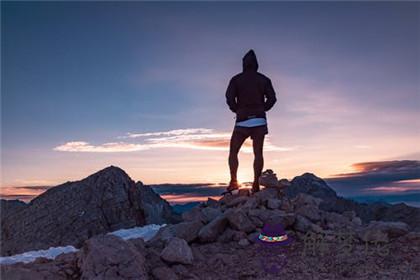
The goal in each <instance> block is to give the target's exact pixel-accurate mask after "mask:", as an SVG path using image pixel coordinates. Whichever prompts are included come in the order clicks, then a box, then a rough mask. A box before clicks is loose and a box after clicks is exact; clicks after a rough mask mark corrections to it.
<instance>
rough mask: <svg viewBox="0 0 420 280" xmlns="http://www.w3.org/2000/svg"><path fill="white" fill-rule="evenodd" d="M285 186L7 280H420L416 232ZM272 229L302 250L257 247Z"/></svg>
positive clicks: (96, 243)
mask: <svg viewBox="0 0 420 280" xmlns="http://www.w3.org/2000/svg"><path fill="white" fill-rule="evenodd" d="M278 182H279V183H278V184H277V185H270V188H265V189H263V190H262V191H260V192H258V193H256V194H253V195H251V194H250V193H249V191H248V190H247V189H240V190H239V192H238V193H237V194H234V195H231V196H230V195H227V196H225V197H223V198H221V199H219V200H214V199H208V201H207V202H206V203H202V204H200V205H198V206H196V207H194V208H193V209H191V210H190V211H188V212H185V213H183V214H182V221H181V222H179V223H174V224H170V225H168V226H165V227H163V228H161V229H160V230H159V231H158V233H157V234H156V235H155V236H154V237H153V238H152V239H151V240H149V241H147V242H144V241H143V240H142V239H131V240H128V241H124V240H122V239H119V238H117V237H115V236H111V235H98V236H95V237H92V238H90V239H88V240H87V241H85V242H84V243H83V244H82V246H81V250H80V251H79V252H76V253H69V254H63V255H60V256H59V257H57V258H56V259H55V260H46V259H38V260H37V261H35V262H33V263H30V264H14V265H3V266H1V272H2V275H3V276H5V279H25V275H26V276H28V275H30V276H31V277H30V278H31V279H278V278H279V275H281V277H284V278H290V277H293V278H294V279H418V277H419V276H420V258H419V256H420V232H418V231H415V225H409V224H407V223H404V222H401V221H392V222H391V221H377V220H369V221H367V220H366V221H363V219H362V218H361V217H359V216H358V215H357V213H356V211H353V210H345V209H344V210H343V211H342V212H341V213H338V212H335V211H330V210H328V211H327V210H325V209H324V208H323V207H322V205H324V204H326V203H327V201H333V199H334V197H335V198H336V199H339V198H338V197H337V196H336V195H335V192H334V193H333V192H331V191H329V190H328V189H327V188H328V186H327V185H326V184H325V182H323V181H322V180H321V179H319V178H317V177H316V176H314V175H312V174H305V175H303V176H300V178H298V179H297V180H293V181H292V182H288V181H285V180H280V181H278ZM296 184H299V185H296ZM291 187H294V188H302V189H304V190H305V192H306V193H303V192H299V191H298V192H295V190H293V191H292V190H291V189H290V188H291ZM290 191H292V192H291V193H289V192H290ZM266 223H281V224H282V225H283V226H284V227H285V229H286V231H287V232H288V235H289V236H290V237H291V238H293V239H294V242H292V244H291V245H289V246H285V247H282V248H279V249H278V251H275V252H274V251H270V250H267V248H264V247H261V245H260V244H258V243H256V242H255V240H256V237H257V236H258V234H259V233H260V232H261V228H262V227H263V225H264V224H266ZM345 236H347V237H348V238H350V239H343V237H345ZM311 237H315V239H312V238H311ZM314 240H315V241H314ZM345 240H347V243H344V245H345V246H343V241H345ZM308 241H313V242H309V243H308ZM320 241H322V242H320ZM310 245H311V246H310ZM314 245H316V246H314ZM321 245H322V246H321ZM346 249H347V250H346ZM270 254H271V255H270ZM270 256H271V257H273V256H274V258H275V260H276V261H275V262H274V264H277V265H278V263H279V261H278V260H279V259H280V258H281V259H283V260H285V261H284V262H282V265H281V266H280V267H278V271H277V273H280V274H273V272H272V270H270V269H267V263H270ZM377 277H379V278H377ZM401 277H404V278H401ZM410 277H411V278H410Z"/></svg>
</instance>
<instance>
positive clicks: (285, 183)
mask: <svg viewBox="0 0 420 280" xmlns="http://www.w3.org/2000/svg"><path fill="white" fill-rule="evenodd" d="M290 186H291V183H290V182H289V180H287V179H281V180H279V187H280V188H287V187H290Z"/></svg>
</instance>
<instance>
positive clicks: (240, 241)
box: [238, 238, 249, 247]
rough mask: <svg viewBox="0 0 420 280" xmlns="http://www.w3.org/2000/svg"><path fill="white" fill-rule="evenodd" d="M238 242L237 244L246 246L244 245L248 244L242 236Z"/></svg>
mask: <svg viewBox="0 0 420 280" xmlns="http://www.w3.org/2000/svg"><path fill="white" fill-rule="evenodd" d="M238 244H239V246H242V247H246V246H248V245H249V241H248V239H245V238H243V239H241V240H239V242H238Z"/></svg>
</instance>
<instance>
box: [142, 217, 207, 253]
mask: <svg viewBox="0 0 420 280" xmlns="http://www.w3.org/2000/svg"><path fill="white" fill-rule="evenodd" d="M202 227H203V223H202V222H201V221H188V222H182V223H178V224H174V225H167V226H165V227H161V228H160V229H159V231H158V232H157V233H156V235H155V236H154V237H153V238H152V239H151V240H149V241H148V242H147V243H148V244H158V243H159V242H162V244H160V245H158V247H159V246H162V245H165V244H166V243H167V242H168V241H169V240H170V239H171V238H172V237H178V238H182V239H184V240H185V241H187V242H192V241H194V240H195V239H196V238H197V237H198V232H199V231H200V229H201V228H202Z"/></svg>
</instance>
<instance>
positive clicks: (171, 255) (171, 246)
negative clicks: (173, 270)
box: [160, 237, 194, 264]
mask: <svg viewBox="0 0 420 280" xmlns="http://www.w3.org/2000/svg"><path fill="white" fill-rule="evenodd" d="M160 257H161V258H162V259H163V260H164V261H167V262H169V263H182V264H192V262H193V259H194V258H193V254H192V251H191V248H190V246H188V243H187V242H186V241H185V240H184V239H181V238H178V237H173V238H171V239H170V240H169V242H168V245H166V247H165V248H164V249H163V251H162V253H161V254H160Z"/></svg>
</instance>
